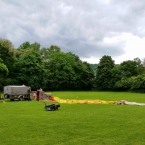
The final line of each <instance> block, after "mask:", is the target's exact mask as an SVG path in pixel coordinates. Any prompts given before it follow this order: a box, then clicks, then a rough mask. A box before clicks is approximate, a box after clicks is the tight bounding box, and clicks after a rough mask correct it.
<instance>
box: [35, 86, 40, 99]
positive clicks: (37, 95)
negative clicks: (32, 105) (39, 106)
mask: <svg viewBox="0 0 145 145" xmlns="http://www.w3.org/2000/svg"><path fill="white" fill-rule="evenodd" d="M39 93H40V90H39V89H37V92H36V100H37V101H39Z"/></svg>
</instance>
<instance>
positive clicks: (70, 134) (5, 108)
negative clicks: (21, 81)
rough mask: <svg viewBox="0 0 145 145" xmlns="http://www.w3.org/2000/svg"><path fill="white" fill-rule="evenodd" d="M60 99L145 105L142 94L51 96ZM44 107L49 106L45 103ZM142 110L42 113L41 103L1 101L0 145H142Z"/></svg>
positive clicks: (82, 108) (81, 108)
mask: <svg viewBox="0 0 145 145" xmlns="http://www.w3.org/2000/svg"><path fill="white" fill-rule="evenodd" d="M52 94H53V96H57V97H60V98H62V99H101V100H108V101H114V100H120V99H124V100H127V101H132V102H139V103H141V102H142V103H145V94H139V93H118V92H52ZM47 104H52V103H48V102H47ZM144 112H145V106H131V105H115V104H114V105H111V104H108V105H107V104H99V105H96V104H61V107H60V108H59V110H58V111H45V110H44V103H43V102H41V101H12V102H11V101H9V100H6V101H5V103H4V102H3V101H2V100H1V101H0V145H28V144H30V145H51V144H52V145H144V144H145V117H144Z"/></svg>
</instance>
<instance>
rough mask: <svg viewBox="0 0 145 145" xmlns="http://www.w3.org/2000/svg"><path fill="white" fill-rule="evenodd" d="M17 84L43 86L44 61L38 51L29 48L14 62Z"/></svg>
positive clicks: (33, 86)
mask: <svg viewBox="0 0 145 145" xmlns="http://www.w3.org/2000/svg"><path fill="white" fill-rule="evenodd" d="M15 69H16V72H17V73H16V74H17V79H18V83H19V84H21V85H22V84H25V85H28V86H31V87H32V88H33V89H36V88H39V87H42V88H45V84H46V80H45V69H44V62H43V59H42V57H41V55H40V53H39V52H37V51H34V50H31V49H30V50H29V51H27V53H25V54H24V55H22V56H21V57H20V58H19V59H18V61H17V63H16V64H15Z"/></svg>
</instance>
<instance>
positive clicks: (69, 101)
mask: <svg viewBox="0 0 145 145" xmlns="http://www.w3.org/2000/svg"><path fill="white" fill-rule="evenodd" d="M53 98H54V100H55V101H57V102H59V103H66V104H116V102H117V101H104V100H71V99H66V100H65V99H60V98H58V97H53Z"/></svg>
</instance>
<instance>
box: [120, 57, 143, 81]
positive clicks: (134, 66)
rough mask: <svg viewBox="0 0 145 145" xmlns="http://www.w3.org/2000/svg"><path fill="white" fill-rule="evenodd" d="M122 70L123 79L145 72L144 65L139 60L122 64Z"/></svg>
mask: <svg viewBox="0 0 145 145" xmlns="http://www.w3.org/2000/svg"><path fill="white" fill-rule="evenodd" d="M120 70H121V72H122V77H123V78H127V77H132V76H137V75H140V74H143V73H144V72H145V71H144V67H143V64H142V62H141V60H140V59H139V58H135V59H134V60H127V61H123V62H122V63H121V64H120Z"/></svg>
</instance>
